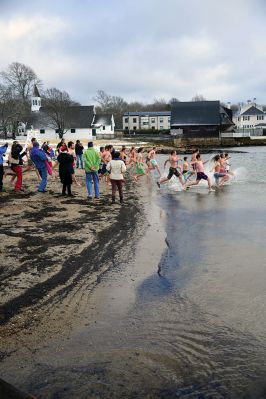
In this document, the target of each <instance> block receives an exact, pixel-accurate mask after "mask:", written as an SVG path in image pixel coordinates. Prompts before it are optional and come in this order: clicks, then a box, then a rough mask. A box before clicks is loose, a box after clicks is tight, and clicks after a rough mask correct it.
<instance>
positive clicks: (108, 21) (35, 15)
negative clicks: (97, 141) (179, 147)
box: [0, 0, 266, 104]
mask: <svg viewBox="0 0 266 399" xmlns="http://www.w3.org/2000/svg"><path fill="white" fill-rule="evenodd" d="M265 8H266V7H265V2H264V1H263V0H254V1H250V0H234V1H233V2H232V1H230V0H224V1H223V2H222V3H221V2H217V1H213V0H201V1H198V0H187V1H185V0H164V1H161V0H160V1H159V0H135V1H133V0H123V2H121V1H118V0H102V1H98V2H94V1H89V0H88V1H86V0H85V1H83V2H80V3H77V2H75V1H74V0H71V1H68V2H64V1H63V0H59V1H56V2H55V1H53V2H52V1H51V0H46V1H38V2H36V1H34V0H27V1H24V2H23V4H22V2H18V1H15V0H13V1H12V2H8V3H7V2H3V3H1V9H0V10H1V14H0V51H1V54H2V55H3V56H2V57H1V60H0V69H3V68H5V67H6V66H7V64H8V63H10V62H12V61H20V62H24V63H26V64H27V65H30V66H32V67H33V69H34V70H35V71H36V72H37V74H38V75H39V76H40V78H41V79H42V80H43V81H44V84H45V86H56V87H59V88H61V89H65V90H67V91H69V93H70V94H71V95H72V97H73V98H75V99H77V100H79V101H81V102H82V103H84V104H86V103H89V102H91V100H92V97H93V96H94V94H95V92H96V90H97V89H100V88H101V89H104V90H106V91H108V92H110V93H112V94H116V95H121V96H123V97H125V98H126V99H129V100H133V99H136V100H144V101H149V100H152V99H153V98H154V97H162V96H164V97H166V98H171V97H177V98H179V99H181V100H189V99H191V97H192V96H193V95H194V94H195V93H201V94H203V95H204V96H205V97H207V98H208V99H221V100H222V101H232V102H238V101H244V100H246V99H247V98H253V97H256V98H257V99H258V101H259V102H261V103H266V95H265V88H266V87H265V86H266V83H265V82H266V68H265V63H266V50H265V46H264V37H265V33H266V26H265V23H264V15H265V11H266V9H265Z"/></svg>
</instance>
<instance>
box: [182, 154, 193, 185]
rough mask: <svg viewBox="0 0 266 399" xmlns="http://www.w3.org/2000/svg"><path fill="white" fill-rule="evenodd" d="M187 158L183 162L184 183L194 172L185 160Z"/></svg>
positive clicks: (185, 158)
mask: <svg viewBox="0 0 266 399" xmlns="http://www.w3.org/2000/svg"><path fill="white" fill-rule="evenodd" d="M187 158H188V157H184V162H183V172H182V174H183V177H184V180H185V182H186V181H187V180H188V179H189V178H190V177H191V176H192V175H194V174H195V172H193V171H192V170H190V169H191V167H190V163H189V162H188V160H187Z"/></svg>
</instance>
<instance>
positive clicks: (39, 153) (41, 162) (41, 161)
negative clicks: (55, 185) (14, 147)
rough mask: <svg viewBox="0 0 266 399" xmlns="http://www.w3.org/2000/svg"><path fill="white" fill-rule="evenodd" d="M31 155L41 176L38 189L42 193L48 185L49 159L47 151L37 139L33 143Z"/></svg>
mask: <svg viewBox="0 0 266 399" xmlns="http://www.w3.org/2000/svg"><path fill="white" fill-rule="evenodd" d="M30 157H31V160H32V162H33V163H34V165H35V166H36V168H37V169H38V172H39V174H40V176H41V179H42V180H41V182H40V185H39V187H38V191H39V192H40V193H45V191H46V190H45V189H46V186H47V166H46V163H47V161H48V158H47V155H46V154H45V152H44V151H43V150H42V149H41V148H40V145H39V143H38V142H37V141H35V142H34V143H33V148H32V150H31V153H30Z"/></svg>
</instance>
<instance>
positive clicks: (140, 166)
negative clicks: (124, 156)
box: [134, 147, 147, 182]
mask: <svg viewBox="0 0 266 399" xmlns="http://www.w3.org/2000/svg"><path fill="white" fill-rule="evenodd" d="M146 174H147V173H146V172H145V169H144V162H143V148H142V147H140V148H139V149H138V152H137V159H136V174H135V176H134V180H135V182H136V181H138V179H139V178H140V177H141V176H145V175H146Z"/></svg>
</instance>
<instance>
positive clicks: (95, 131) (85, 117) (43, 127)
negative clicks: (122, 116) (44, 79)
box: [19, 85, 115, 141]
mask: <svg viewBox="0 0 266 399" xmlns="http://www.w3.org/2000/svg"><path fill="white" fill-rule="evenodd" d="M68 120H69V121H70V122H69V124H70V126H67V128H66V129H65V130H66V131H65V133H64V138H65V139H66V140H71V141H75V140H88V141H89V140H92V138H93V137H96V138H113V137H114V128H115V123H114V117H113V115H112V114H96V111H95V107H94V105H73V106H70V107H69V110H68ZM29 131H35V132H38V133H39V137H40V139H41V140H42V141H47V140H49V141H57V140H58V139H59V129H53V128H52V127H51V123H49V119H48V116H47V111H46V108H45V107H42V100H41V96H40V94H39V91H38V88H37V86H36V85H35V86H34V90H33V95H32V99H31V115H30V116H29V118H28V121H27V123H26V125H25V124H21V125H20V127H19V133H20V134H21V133H24V134H25V135H27V133H28V132H29Z"/></svg>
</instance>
